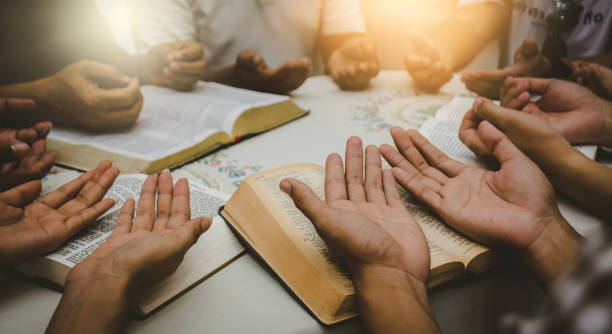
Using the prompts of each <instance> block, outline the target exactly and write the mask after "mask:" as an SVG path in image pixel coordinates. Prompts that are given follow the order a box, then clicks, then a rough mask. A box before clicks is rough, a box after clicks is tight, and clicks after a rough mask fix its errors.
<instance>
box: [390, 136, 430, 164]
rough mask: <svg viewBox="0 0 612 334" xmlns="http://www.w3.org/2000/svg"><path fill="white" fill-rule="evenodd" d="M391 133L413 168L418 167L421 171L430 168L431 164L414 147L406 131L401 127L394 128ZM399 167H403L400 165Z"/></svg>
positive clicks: (398, 148)
mask: <svg viewBox="0 0 612 334" xmlns="http://www.w3.org/2000/svg"><path fill="white" fill-rule="evenodd" d="M390 132H391V138H393V142H394V143H395V146H396V147H397V150H398V151H399V152H400V153H401V154H402V156H404V158H405V159H407V160H408V161H409V162H410V164H411V166H414V167H416V168H417V169H418V170H419V171H423V170H425V169H427V168H429V163H427V161H426V160H425V158H423V156H422V155H421V153H420V152H419V150H418V149H417V148H416V147H415V146H414V143H413V142H412V139H411V138H410V136H409V135H408V133H407V132H406V131H404V130H403V129H402V128H400V127H393V128H391V130H390ZM398 167H403V166H399V165H398Z"/></svg>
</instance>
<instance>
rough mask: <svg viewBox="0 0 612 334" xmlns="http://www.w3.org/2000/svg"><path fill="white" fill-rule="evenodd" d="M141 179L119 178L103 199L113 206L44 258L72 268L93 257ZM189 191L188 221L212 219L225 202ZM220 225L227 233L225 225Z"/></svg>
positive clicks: (220, 195) (219, 195)
mask: <svg viewBox="0 0 612 334" xmlns="http://www.w3.org/2000/svg"><path fill="white" fill-rule="evenodd" d="M145 178H146V175H143V174H132V175H121V176H119V177H118V178H117V180H116V181H115V183H114V184H113V186H112V187H111V189H110V190H109V191H108V193H107V195H106V198H112V199H114V200H115V201H116V202H117V203H116V204H115V206H114V207H113V208H111V209H110V210H109V211H108V212H107V213H105V214H104V215H103V216H102V217H100V218H99V219H98V220H97V221H96V222H95V223H94V224H93V225H92V226H91V227H89V228H87V229H85V230H84V231H82V232H80V233H79V234H77V235H76V236H75V237H73V238H72V239H71V240H69V241H68V242H67V243H66V244H64V245H63V246H62V247H60V248H59V249H58V250H57V251H55V252H53V253H51V254H49V255H47V258H49V259H52V260H54V261H56V262H59V263H62V264H64V265H66V266H68V267H73V266H75V265H76V264H77V263H79V262H81V261H82V260H83V259H85V258H86V257H87V256H88V255H89V254H91V253H93V252H94V251H95V250H96V249H97V248H98V247H99V246H100V245H102V244H103V243H104V242H106V239H108V237H109V236H110V234H111V232H112V229H113V227H114V225H115V221H116V219H117V216H118V215H119V211H120V209H121V206H122V205H123V203H124V202H125V201H126V200H127V199H129V198H134V199H138V197H139V194H140V189H141V187H142V184H143V182H144V179H145ZM189 189H190V195H191V197H190V200H191V215H192V217H215V216H217V210H218V209H219V207H221V206H222V205H223V204H225V202H226V201H227V199H228V196H227V195H225V194H223V193H221V192H218V191H215V190H212V189H207V188H204V187H201V186H198V185H196V184H193V183H191V184H190V185H189ZM220 225H223V227H225V228H226V229H227V227H226V226H225V224H220ZM201 239H203V238H201ZM199 242H200V241H198V243H199Z"/></svg>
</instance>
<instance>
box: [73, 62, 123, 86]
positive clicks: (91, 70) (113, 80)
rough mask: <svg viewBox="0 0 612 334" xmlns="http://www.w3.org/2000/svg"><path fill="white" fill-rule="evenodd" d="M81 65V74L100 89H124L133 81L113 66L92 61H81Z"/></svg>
mask: <svg viewBox="0 0 612 334" xmlns="http://www.w3.org/2000/svg"><path fill="white" fill-rule="evenodd" d="M82 63H83V64H84V66H83V68H82V71H83V74H85V75H86V76H88V77H89V78H90V79H92V80H93V81H95V82H97V83H98V84H99V85H100V87H101V88H102V89H107V88H119V87H125V86H126V85H128V84H130V82H131V81H132V80H133V79H130V77H128V76H126V75H124V74H123V73H121V72H119V70H118V69H117V68H116V67H114V66H111V65H107V64H102V63H98V62H94V61H82Z"/></svg>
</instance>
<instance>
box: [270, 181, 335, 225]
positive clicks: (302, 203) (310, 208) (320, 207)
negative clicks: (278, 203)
mask: <svg viewBox="0 0 612 334" xmlns="http://www.w3.org/2000/svg"><path fill="white" fill-rule="evenodd" d="M280 189H281V190H282V191H283V192H285V193H286V194H287V195H289V197H291V199H292V200H293V203H295V206H296V207H297V208H298V209H299V210H300V211H302V212H303V213H304V215H306V216H307V217H308V219H310V221H311V222H312V223H313V225H314V226H315V227H316V228H317V229H319V230H320V231H323V233H325V231H327V230H328V226H327V225H328V224H327V220H325V219H321V218H323V216H324V214H325V212H326V211H327V208H328V207H327V205H326V204H325V203H323V201H321V199H320V198H319V197H318V196H317V195H316V194H315V193H314V192H313V191H312V189H310V188H309V187H308V186H307V185H305V184H303V183H302V182H300V181H298V180H295V179H284V180H282V181H281V183H280Z"/></svg>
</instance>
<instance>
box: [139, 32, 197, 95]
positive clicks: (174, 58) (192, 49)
mask: <svg viewBox="0 0 612 334" xmlns="http://www.w3.org/2000/svg"><path fill="white" fill-rule="evenodd" d="M146 57H147V64H148V65H147V67H148V69H147V70H146V71H147V72H148V73H149V75H148V76H149V78H150V83H151V84H153V85H157V86H164V87H168V88H172V89H176V90H179V91H190V90H192V89H193V87H194V85H195V84H196V83H197V82H198V81H199V80H200V79H201V78H202V77H203V75H204V72H205V71H206V60H205V59H204V47H203V46H202V44H200V43H198V42H196V41H178V42H171V43H161V44H158V45H156V46H154V47H153V48H152V49H151V51H149V54H148V55H147V56H146Z"/></svg>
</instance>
